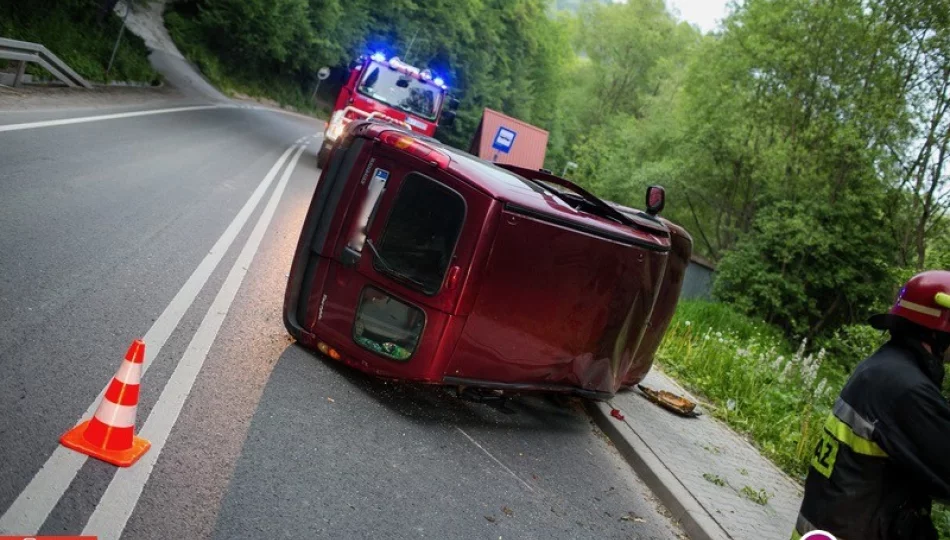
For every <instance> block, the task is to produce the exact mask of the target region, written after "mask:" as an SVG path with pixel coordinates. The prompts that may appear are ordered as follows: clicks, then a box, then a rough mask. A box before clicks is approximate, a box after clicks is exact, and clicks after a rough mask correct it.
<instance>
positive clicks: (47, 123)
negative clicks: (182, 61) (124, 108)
mask: <svg viewBox="0 0 950 540" xmlns="http://www.w3.org/2000/svg"><path fill="white" fill-rule="evenodd" d="M223 107H227V106H226V105H195V106H192V107H175V108H173V109H154V110H149V111H131V112H124V113H115V114H102V115H99V116H82V117H79V118H61V119H59V120H43V121H41V122H26V123H23V124H7V125H3V126H0V132H3V131H19V130H21V129H36V128H42V127H53V126H67V125H69V124H84V123H86V122H101V121H103V120H116V119H118V118H134V117H136V116H150V115H153V114H167V113H174V112H184V111H200V110H203V109H220V108H223Z"/></svg>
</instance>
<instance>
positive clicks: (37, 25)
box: [0, 0, 161, 84]
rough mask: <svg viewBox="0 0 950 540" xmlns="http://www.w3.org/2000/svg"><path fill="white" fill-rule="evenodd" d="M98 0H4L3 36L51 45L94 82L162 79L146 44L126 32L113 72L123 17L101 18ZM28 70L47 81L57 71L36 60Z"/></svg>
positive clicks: (1, 4)
mask: <svg viewBox="0 0 950 540" xmlns="http://www.w3.org/2000/svg"><path fill="white" fill-rule="evenodd" d="M98 6H99V3H98V2H96V1H94V0H69V1H61V2H43V3H40V2H37V3H34V2H13V3H9V2H0V36H3V37H7V38H11V39H19V40H23V41H32V42H35V43H40V44H42V45H45V46H46V48H48V49H49V50H50V51H52V52H53V54H55V55H57V56H58V57H59V58H60V59H62V60H63V61H64V62H66V64H67V65H69V67H71V68H72V69H74V70H75V71H76V72H77V73H79V74H80V75H82V76H83V78H85V79H87V80H89V81H93V82H106V81H107V80H115V81H134V82H144V83H152V84H157V83H158V82H160V81H161V77H160V75H159V74H158V73H157V72H156V71H155V70H154V69H153V68H152V66H151V65H150V64H149V62H148V48H147V47H145V43H144V42H143V41H142V40H141V39H140V38H138V37H137V36H135V35H133V34H132V33H131V32H128V31H126V32H125V33H124V35H123V37H122V43H121V45H120V46H119V50H118V51H117V53H116V58H115V63H114V64H113V66H112V71H111V72H110V73H109V75H108V77H107V76H106V68H107V66H108V63H109V57H110V55H111V54H112V47H113V45H114V44H115V39H116V36H117V35H118V33H119V29H120V28H121V26H122V21H121V20H120V19H119V18H118V17H117V16H115V15H113V14H109V16H107V17H105V19H104V20H103V21H102V24H99V23H98V22H97V21H96V16H97V9H98ZM27 73H30V74H32V75H34V77H35V78H37V79H41V80H50V79H52V76H51V75H50V74H49V73H48V72H47V71H46V70H44V69H42V68H40V67H39V66H36V65H34V64H30V65H29V67H28V68H27Z"/></svg>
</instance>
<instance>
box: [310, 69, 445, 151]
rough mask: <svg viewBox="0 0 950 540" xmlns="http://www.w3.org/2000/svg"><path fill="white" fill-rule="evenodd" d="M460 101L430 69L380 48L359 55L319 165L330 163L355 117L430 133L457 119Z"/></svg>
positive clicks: (342, 91) (329, 127)
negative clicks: (364, 54)
mask: <svg viewBox="0 0 950 540" xmlns="http://www.w3.org/2000/svg"><path fill="white" fill-rule="evenodd" d="M458 105H459V103H458V100H456V99H455V98H453V97H451V96H449V95H448V86H446V84H445V81H443V80H442V78H441V77H438V76H435V75H433V74H432V72H431V71H429V70H427V69H423V70H420V69H419V68H417V67H414V66H411V65H409V64H407V63H405V62H403V61H402V60H400V59H399V58H396V57H393V58H386V56H385V55H384V54H382V53H378V52H377V53H375V54H373V55H372V56H364V57H361V58H360V59H359V60H358V61H357V62H356V65H355V66H354V67H353V69H351V70H350V75H349V77H348V78H347V82H346V84H345V85H344V86H343V88H342V89H340V94H339V95H338V96H337V99H336V104H335V105H334V107H333V114H332V115H331V116H330V121H329V122H327V127H326V130H325V131H324V138H323V145H322V146H321V147H320V152H319V153H318V156H317V165H318V166H319V167H321V168H323V166H324V165H326V162H327V157H328V156H329V153H330V148H332V147H333V145H334V144H335V143H336V142H337V141H338V140H339V139H340V136H341V135H342V134H343V128H344V127H346V125H347V124H349V123H350V122H352V121H353V120H368V119H377V120H383V121H387V122H390V123H393V124H396V125H398V126H400V127H403V128H405V129H407V130H410V131H412V132H414V133H420V134H422V135H426V136H429V137H431V136H433V135H434V134H435V130H436V128H437V127H438V125H439V123H440V122H441V123H442V125H446V126H448V125H451V123H452V122H454V120H455V110H456V109H457V108H458Z"/></svg>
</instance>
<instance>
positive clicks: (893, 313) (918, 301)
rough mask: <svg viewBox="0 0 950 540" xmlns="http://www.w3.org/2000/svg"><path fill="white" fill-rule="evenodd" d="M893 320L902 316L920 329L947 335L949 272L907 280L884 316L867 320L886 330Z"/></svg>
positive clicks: (936, 271) (935, 271)
mask: <svg viewBox="0 0 950 540" xmlns="http://www.w3.org/2000/svg"><path fill="white" fill-rule="evenodd" d="M893 317H902V318H904V319H907V320H908V321H911V322H913V323H916V324H918V325H920V326H923V327H924V328H929V329H931V330H936V331H937V332H947V333H950V272H947V271H945V270H930V271H928V272H922V273H920V274H917V275H916V276H914V277H912V278H910V281H908V282H907V284H906V285H904V286H903V287H902V288H901V291H900V292H899V293H897V301H896V302H894V305H893V306H892V307H891V309H890V311H888V312H887V313H886V314H884V313H881V314H878V315H874V316H873V317H871V320H870V323H871V326H873V327H875V328H878V329H880V330H886V329H888V328H890V326H891V322H892V321H893Z"/></svg>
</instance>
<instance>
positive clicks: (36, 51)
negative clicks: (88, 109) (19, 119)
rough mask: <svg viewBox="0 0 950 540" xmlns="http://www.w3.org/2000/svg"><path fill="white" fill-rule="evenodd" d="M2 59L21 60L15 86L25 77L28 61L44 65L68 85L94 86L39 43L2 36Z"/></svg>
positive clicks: (0, 45)
mask: <svg viewBox="0 0 950 540" xmlns="http://www.w3.org/2000/svg"><path fill="white" fill-rule="evenodd" d="M0 59H4V60H13V61H15V62H19V65H18V66H17V71H16V75H14V77H13V86H17V85H19V84H20V80H21V79H22V78H23V72H24V71H25V70H26V64H27V62H33V63H35V64H39V65H40V66H42V67H43V69H45V70H46V71H49V72H50V73H51V74H52V75H53V76H54V77H56V78H57V79H59V80H60V81H62V82H63V83H64V84H66V86H70V87H77V86H81V87H83V88H92V85H91V84H89V83H88V82H86V80H85V79H83V78H82V77H80V76H79V74H78V73H76V72H75V71H73V70H72V69H71V68H70V67H69V66H67V65H66V63H65V62H63V61H62V60H60V59H59V57H58V56H56V55H55V54H53V53H51V52H50V51H49V49H47V48H46V47H44V46H42V45H40V44H38V43H30V42H29V41H17V40H15V39H7V38H0Z"/></svg>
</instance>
